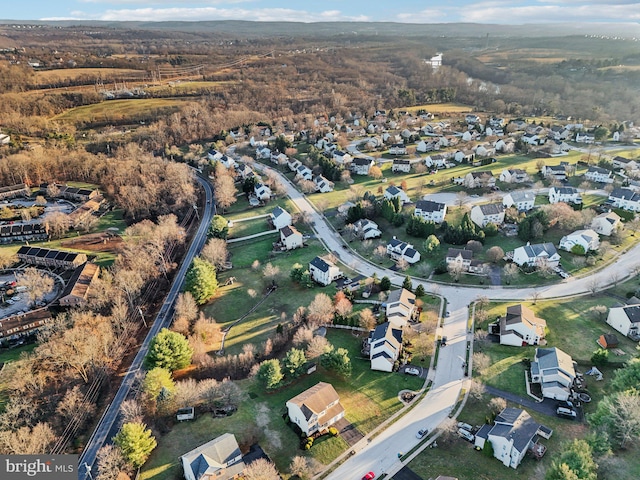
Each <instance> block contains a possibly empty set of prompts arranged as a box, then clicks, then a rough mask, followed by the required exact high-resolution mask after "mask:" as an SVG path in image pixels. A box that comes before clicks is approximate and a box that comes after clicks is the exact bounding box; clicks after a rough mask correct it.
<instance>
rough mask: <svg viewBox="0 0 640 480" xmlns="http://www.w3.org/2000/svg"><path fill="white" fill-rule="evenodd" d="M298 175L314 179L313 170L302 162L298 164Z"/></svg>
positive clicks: (306, 178)
mask: <svg viewBox="0 0 640 480" xmlns="http://www.w3.org/2000/svg"><path fill="white" fill-rule="evenodd" d="M296 177H300V178H303V179H305V180H312V179H313V172H312V171H311V169H310V168H309V167H307V166H306V165H302V164H300V165H298V168H296Z"/></svg>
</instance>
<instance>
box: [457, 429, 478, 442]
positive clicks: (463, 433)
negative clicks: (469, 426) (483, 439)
mask: <svg viewBox="0 0 640 480" xmlns="http://www.w3.org/2000/svg"><path fill="white" fill-rule="evenodd" d="M458 435H460V436H461V437H462V438H464V439H465V440H467V441H469V442H473V441H474V440H475V438H476V437H475V436H474V435H473V433H471V432H469V431H468V430H465V429H464V428H459V429H458Z"/></svg>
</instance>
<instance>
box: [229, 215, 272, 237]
mask: <svg viewBox="0 0 640 480" xmlns="http://www.w3.org/2000/svg"><path fill="white" fill-rule="evenodd" d="M269 230H273V227H271V226H270V225H269V223H268V222H267V217H262V218H255V219H253V220H245V221H243V222H237V221H236V222H233V226H232V227H231V228H230V229H229V238H241V237H246V236H249V235H254V234H256V233H260V232H266V231H269ZM269 238H271V239H272V240H271V241H272V242H275V241H277V240H279V239H280V235H276V234H274V235H273V237H269Z"/></svg>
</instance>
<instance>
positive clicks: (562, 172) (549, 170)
mask: <svg viewBox="0 0 640 480" xmlns="http://www.w3.org/2000/svg"><path fill="white" fill-rule="evenodd" d="M542 175H543V176H544V177H546V178H549V179H551V180H559V181H562V180H566V179H567V171H566V169H565V168H564V165H543V167H542Z"/></svg>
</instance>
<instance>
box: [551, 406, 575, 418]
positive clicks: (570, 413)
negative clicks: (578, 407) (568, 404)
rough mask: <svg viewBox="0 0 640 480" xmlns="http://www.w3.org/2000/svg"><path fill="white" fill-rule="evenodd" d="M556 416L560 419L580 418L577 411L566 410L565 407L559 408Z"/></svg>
mask: <svg viewBox="0 0 640 480" xmlns="http://www.w3.org/2000/svg"><path fill="white" fill-rule="evenodd" d="M556 415H558V416H559V417H565V418H572V419H573V418H576V417H577V416H578V414H577V413H576V411H575V410H573V409H572V408H565V407H558V408H557V409H556Z"/></svg>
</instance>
